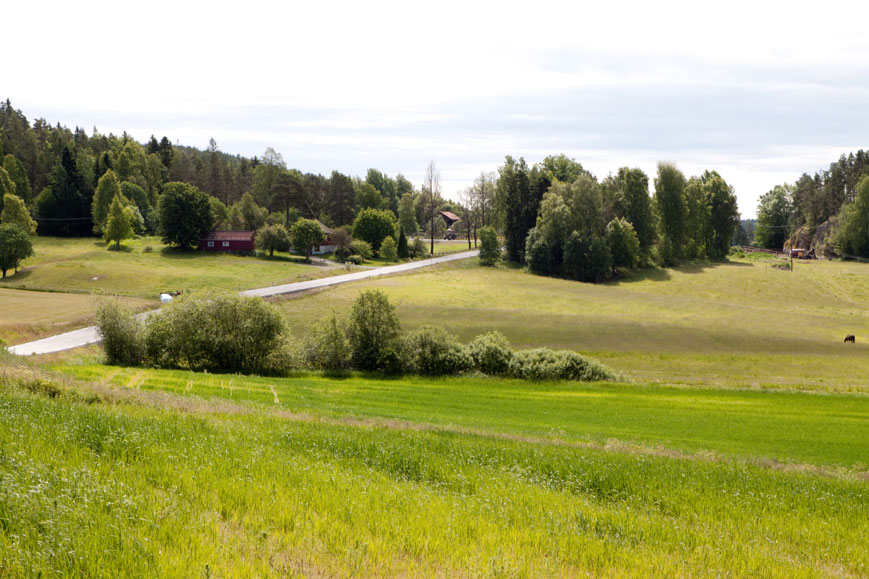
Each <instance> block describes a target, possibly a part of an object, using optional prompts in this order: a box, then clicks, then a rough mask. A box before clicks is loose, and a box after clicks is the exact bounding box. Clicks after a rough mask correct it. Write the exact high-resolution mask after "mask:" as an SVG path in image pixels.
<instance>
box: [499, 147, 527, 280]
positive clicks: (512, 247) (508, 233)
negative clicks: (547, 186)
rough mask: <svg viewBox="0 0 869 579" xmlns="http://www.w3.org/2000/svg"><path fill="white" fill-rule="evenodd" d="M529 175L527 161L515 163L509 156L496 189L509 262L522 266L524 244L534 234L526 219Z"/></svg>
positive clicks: (522, 160) (500, 170) (500, 172)
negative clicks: (530, 232) (503, 224)
mask: <svg viewBox="0 0 869 579" xmlns="http://www.w3.org/2000/svg"><path fill="white" fill-rule="evenodd" d="M528 173H529V171H528V165H526V163H525V159H523V158H520V159H519V160H518V161H516V160H514V159H513V157H510V156H509V155H508V156H507V157H506V158H505V160H504V164H503V165H501V167H499V168H498V182H497V185H496V188H497V195H498V197H499V201H500V204H501V206H502V207H503V208H504V219H505V226H504V237H505V240H506V246H507V258H508V259H509V260H510V261H513V262H516V263H522V262H523V261H524V259H525V255H524V254H525V241H526V238H527V237H528V232H529V231H530V230H531V226H529V224H528V221H527V219H526V213H527V210H528V207H529V206H530V205H531V203H530V202H529V199H530V198H531V182H530V179H529V175H528ZM535 219H536V211H535Z"/></svg>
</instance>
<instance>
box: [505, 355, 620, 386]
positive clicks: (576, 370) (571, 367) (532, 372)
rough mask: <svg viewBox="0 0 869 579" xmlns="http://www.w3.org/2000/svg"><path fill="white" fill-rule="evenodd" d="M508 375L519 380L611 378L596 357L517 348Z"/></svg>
mask: <svg viewBox="0 0 869 579" xmlns="http://www.w3.org/2000/svg"><path fill="white" fill-rule="evenodd" d="M510 375H511V376H513V377H514V378H520V379H522V380H582V381H595V380H612V379H614V378H615V376H614V375H613V373H612V372H611V371H610V370H609V368H607V367H606V366H604V365H603V364H601V363H600V362H598V361H596V360H590V359H588V358H586V357H584V356H581V355H579V354H577V353H576V352H572V351H570V350H550V349H549V348H538V349H535V350H520V351H518V352H516V353H515V354H514V357H513V361H512V363H511V364H510Z"/></svg>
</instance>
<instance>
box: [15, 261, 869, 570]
mask: <svg viewBox="0 0 869 579" xmlns="http://www.w3.org/2000/svg"><path fill="white" fill-rule="evenodd" d="M368 288H379V289H382V290H383V291H384V292H386V293H387V295H389V297H390V300H391V301H392V302H393V303H395V304H396V306H397V312H398V316H399V318H400V320H401V322H402V325H403V327H404V328H405V329H413V328H415V327H419V326H421V325H424V324H437V325H442V326H445V327H446V328H447V329H449V330H450V331H451V332H453V333H455V334H456V335H457V336H458V338H459V339H460V340H462V341H464V342H466V341H468V340H470V339H471V338H472V337H473V336H474V335H476V334H478V333H483V332H486V331H489V330H492V329H497V330H499V331H502V332H503V333H504V334H506V335H507V336H508V337H509V339H510V340H511V342H512V343H513V345H514V347H517V348H528V347H536V346H542V345H543V346H550V347H555V348H570V349H574V350H578V351H580V352H582V353H585V354H589V355H591V356H595V357H598V358H600V359H601V360H602V361H603V362H604V363H606V364H608V365H610V366H611V367H612V368H614V369H615V370H617V371H618V372H620V373H621V375H622V377H623V379H622V381H620V382H601V383H569V382H557V383H532V382H523V381H518V380H506V379H493V378H486V377H480V376H470V377H456V378H446V379H424V378H419V377H404V378H400V379H386V378H380V377H377V376H368V375H359V374H349V375H346V376H343V377H330V376H324V375H321V374H319V373H302V372H298V373H295V374H292V375H291V376H289V377H254V376H240V375H217V374H196V373H192V372H187V371H179V370H160V369H154V368H120V367H111V366H105V365H102V364H100V360H101V353H100V352H99V350H98V349H96V348H93V347H92V348H87V349H83V350H79V351H74V352H66V353H61V354H57V355H52V356H48V357H42V358H39V359H35V360H30V359H28V360H13V359H12V358H10V357H8V356H6V357H5V358H3V357H2V354H0V365H2V369H0V481H2V484H0V577H7V576H8V577H31V576H39V575H42V576H95V577H109V576H112V577H117V576H170V577H259V576H276V577H284V576H289V577H348V576H363V577H372V576H376V577H432V576H435V577H554V576H558V577H574V576H638V577H652V576H655V577H656V576H723V575H725V576H734V577H758V576H759V577H828V576H834V577H840V576H841V577H865V576H869V551H867V549H866V548H865V545H866V543H867V538H869V468H867V465H869V444H867V441H869V395H867V394H869V383H867V376H869V362H867V358H869V346H867V336H869V332H867V331H866V330H869V318H867V316H869V314H867V313H866V312H864V311H863V309H862V305H863V304H864V303H865V302H866V298H867V297H869V265H862V264H843V263H833V262H812V263H798V264H797V267H796V270H795V271H794V272H787V271H781V270H777V269H774V268H772V267H771V265H770V263H769V262H765V261H747V260H745V261H737V262H732V263H724V264H718V265H686V266H682V267H679V268H675V269H668V270H651V271H647V272H641V273H638V274H634V275H630V276H627V277H624V278H622V279H620V280H616V281H613V282H610V283H608V284H604V285H589V284H580V283H575V282H568V281H563V280H555V279H548V278H541V277H535V276H531V275H528V274H526V273H523V272H521V271H518V270H511V269H505V268H498V269H492V268H481V267H479V266H477V265H476V260H468V261H465V262H461V263H452V264H448V265H442V266H437V267H435V268H433V269H431V270H427V271H423V272H416V273H412V274H407V275H400V276H394V277H389V278H383V279H378V280H374V281H366V282H358V283H353V284H349V285H346V286H340V287H336V288H332V289H329V290H325V291H321V292H317V293H312V294H308V295H304V296H300V297H295V298H282V299H278V300H276V301H275V303H276V304H277V305H278V307H279V308H280V309H281V310H282V311H283V312H284V313H285V316H286V319H287V322H288V324H289V325H290V328H291V330H292V333H293V334H294V336H296V338H301V337H302V336H303V335H304V332H305V331H306V328H307V327H308V325H309V324H310V323H312V322H314V321H316V320H319V319H322V318H323V317H325V316H328V315H331V313H333V312H334V313H337V314H339V315H343V314H346V313H347V312H348V311H349V309H350V306H351V305H352V302H353V300H354V299H355V298H356V296H357V295H358V294H359V292H360V291H361V290H363V289H368ZM847 333H852V334H855V335H857V344H856V345H850V344H849V345H845V344H843V343H842V338H843V337H844V335H845V334H847Z"/></svg>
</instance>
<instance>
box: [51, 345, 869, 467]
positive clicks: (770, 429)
mask: <svg viewBox="0 0 869 579" xmlns="http://www.w3.org/2000/svg"><path fill="white" fill-rule="evenodd" d="M54 369H56V370H59V371H60V372H61V373H63V374H64V375H69V376H73V377H75V378H77V379H80V380H84V381H89V382H96V383H99V384H102V385H104V386H106V387H112V388H120V389H124V388H132V389H135V390H145V391H147V390H157V391H162V392H169V393H172V394H174V395H177V396H182V397H194V398H202V399H208V400H226V401H232V402H238V403H254V404H258V405H265V406H267V407H269V408H280V409H282V410H286V411H289V412H292V413H294V414H304V415H309V416H315V417H321V416H322V417H327V418H347V417H352V418H354V419H360V420H369V419H371V420H375V421H385V420H398V421H402V422H406V423H409V424H416V425H427V426H431V427H434V428H437V429H446V430H455V431H457V432H463V431H466V430H470V431H473V432H476V433H482V434H486V435H492V434H504V435H515V436H519V437H533V438H535V439H546V440H550V441H552V440H557V441H562V442H567V443H580V444H591V445H595V446H601V447H602V446H605V445H607V444H624V445H628V446H630V447H632V448H637V449H643V450H644V451H647V452H650V453H654V452H657V451H662V452H674V453H678V454H686V455H703V456H724V457H728V458H738V459H740V460H749V461H761V462H763V461H767V460H772V461H776V462H778V463H782V464H797V465H804V464H811V465H818V466H829V467H842V468H845V469H852V470H858V471H860V470H862V469H865V468H866V467H867V466H869V445H867V444H866V442H867V440H869V396H861V395H841V394H836V395H825V396H817V395H807V394H804V393H799V392H781V391H752V390H733V389H730V390H728V389H710V388H699V387H684V386H683V387H672V386H669V387H668V386H658V385H637V384H612V383H597V384H585V383H570V382H563V383H542V384H535V383H529V382H525V381H520V380H503V379H498V380H495V379H488V378H465V377H462V378H445V379H427V378H420V377H406V378H404V379H401V380H396V379H375V378H366V377H359V376H353V377H347V378H344V379H335V378H330V377H324V376H320V375H317V374H312V375H301V376H298V377H292V378H265V377H241V376H228V375H211V374H196V373H193V372H186V371H168V370H155V369H145V370H143V369H138V368H125V369H121V368H116V367H112V366H104V365H99V364H87V363H84V362H83V361H81V360H78V361H74V362H73V363H72V364H68V363H67V364H61V365H57V366H54Z"/></svg>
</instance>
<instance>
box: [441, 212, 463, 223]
mask: <svg viewBox="0 0 869 579" xmlns="http://www.w3.org/2000/svg"><path fill="white" fill-rule="evenodd" d="M441 215H443V216H444V217H446V218H447V219H449V220H450V221H461V220H462V218H461V217H459V216H458V215H456V214H455V213H453V212H452V211H441Z"/></svg>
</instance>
